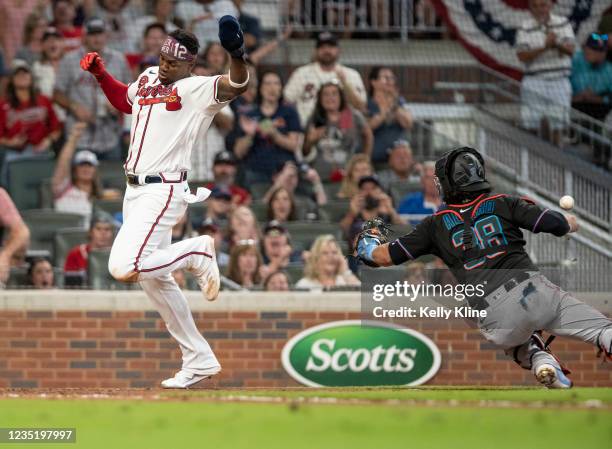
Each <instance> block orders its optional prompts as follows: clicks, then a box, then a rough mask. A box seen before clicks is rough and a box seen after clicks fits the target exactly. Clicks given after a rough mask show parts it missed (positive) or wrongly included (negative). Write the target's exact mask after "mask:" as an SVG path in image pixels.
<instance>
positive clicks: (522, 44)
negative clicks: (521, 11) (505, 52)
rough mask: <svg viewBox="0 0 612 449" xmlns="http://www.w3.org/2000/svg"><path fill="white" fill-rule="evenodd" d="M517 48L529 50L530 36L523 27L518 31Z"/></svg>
mask: <svg viewBox="0 0 612 449" xmlns="http://www.w3.org/2000/svg"><path fill="white" fill-rule="evenodd" d="M516 49H517V50H518V51H524V50H529V49H530V45H529V37H528V35H527V33H526V32H525V30H524V29H523V28H519V29H518V32H517V33H516Z"/></svg>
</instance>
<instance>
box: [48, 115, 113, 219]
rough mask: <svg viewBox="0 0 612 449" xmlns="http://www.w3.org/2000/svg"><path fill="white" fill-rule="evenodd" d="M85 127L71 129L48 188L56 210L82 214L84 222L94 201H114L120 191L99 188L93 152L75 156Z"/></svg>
mask: <svg viewBox="0 0 612 449" xmlns="http://www.w3.org/2000/svg"><path fill="white" fill-rule="evenodd" d="M86 126H87V125H86V124H85V123H76V124H75V125H74V126H73V127H72V130H71V131H70V134H69V136H68V138H67V139H66V143H65V144H64V146H63V148H62V149H61V151H60V154H59V156H58V158H57V163H56V165H55V171H54V173H53V178H52V179H51V188H52V190H53V196H54V198H55V210H58V211H61V212H73V213H77V214H81V215H83V216H84V218H85V222H88V221H89V220H90V217H91V212H92V208H93V204H92V202H93V200H94V199H116V198H119V192H118V191H117V190H112V189H108V190H106V191H105V190H103V189H102V185H101V183H100V179H99V176H98V171H97V167H98V158H97V157H96V154H95V153H93V152H91V151H88V150H81V151H79V152H78V153H76V155H75V154H74V153H75V149H76V143H77V141H78V140H79V137H80V135H81V134H82V132H83V130H84V129H85V127H86ZM73 155H74V157H73ZM71 162H72V164H71Z"/></svg>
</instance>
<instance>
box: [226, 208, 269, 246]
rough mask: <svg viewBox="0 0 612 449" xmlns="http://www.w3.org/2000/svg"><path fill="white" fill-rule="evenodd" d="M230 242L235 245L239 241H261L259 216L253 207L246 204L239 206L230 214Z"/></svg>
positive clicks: (254, 242) (230, 244)
mask: <svg viewBox="0 0 612 449" xmlns="http://www.w3.org/2000/svg"><path fill="white" fill-rule="evenodd" d="M228 222H229V229H228V231H229V232H228V238H227V240H228V244H229V247H230V248H231V247H233V246H234V245H236V244H237V243H238V242H242V241H252V242H253V244H256V243H257V242H259V241H260V235H261V232H260V231H259V226H258V225H257V218H255V214H254V213H253V211H252V210H251V209H249V208H248V207H246V206H238V207H237V208H235V209H234V210H233V211H232V213H231V214H230V216H229V220H228Z"/></svg>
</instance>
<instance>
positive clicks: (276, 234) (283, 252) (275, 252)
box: [259, 220, 302, 279]
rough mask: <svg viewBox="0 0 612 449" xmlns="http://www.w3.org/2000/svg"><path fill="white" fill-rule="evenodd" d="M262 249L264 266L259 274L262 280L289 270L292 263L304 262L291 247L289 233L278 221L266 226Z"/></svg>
mask: <svg viewBox="0 0 612 449" xmlns="http://www.w3.org/2000/svg"><path fill="white" fill-rule="evenodd" d="M261 247H262V256H263V265H262V266H261V268H260V270H259V273H260V274H261V277H262V279H265V278H266V277H267V276H268V275H269V274H270V273H274V272H275V271H278V270H281V269H284V268H287V266H288V265H289V264H290V263H299V262H301V260H302V258H301V256H300V254H299V252H298V251H294V250H293V248H292V247H291V241H290V238H289V231H287V228H285V227H284V226H283V225H282V224H281V222H279V221H277V220H272V221H270V222H269V223H268V224H267V225H266V227H265V229H264V237H263V241H262V245H261Z"/></svg>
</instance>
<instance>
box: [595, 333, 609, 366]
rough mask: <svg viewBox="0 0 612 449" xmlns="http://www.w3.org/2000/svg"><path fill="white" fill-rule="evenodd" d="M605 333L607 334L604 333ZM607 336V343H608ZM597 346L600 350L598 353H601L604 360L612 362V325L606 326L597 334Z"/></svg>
mask: <svg viewBox="0 0 612 449" xmlns="http://www.w3.org/2000/svg"><path fill="white" fill-rule="evenodd" d="M604 333H605V334H606V335H604ZM606 338H607V343H606ZM597 347H598V348H599V352H598V353H597V355H598V356H599V355H601V356H602V357H603V360H604V361H606V360H607V361H608V362H612V327H611V326H609V327H606V328H604V329H602V330H601V332H600V333H599V335H598V336H597Z"/></svg>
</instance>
